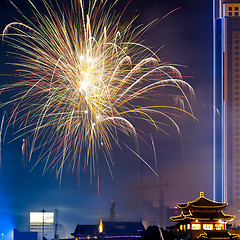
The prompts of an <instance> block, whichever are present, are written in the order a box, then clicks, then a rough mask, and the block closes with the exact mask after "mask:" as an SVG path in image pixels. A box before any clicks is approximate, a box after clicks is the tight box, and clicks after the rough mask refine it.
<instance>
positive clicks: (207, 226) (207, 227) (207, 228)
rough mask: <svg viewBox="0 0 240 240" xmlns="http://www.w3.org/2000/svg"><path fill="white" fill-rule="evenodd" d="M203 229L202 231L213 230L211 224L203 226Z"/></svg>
mask: <svg viewBox="0 0 240 240" xmlns="http://www.w3.org/2000/svg"><path fill="white" fill-rule="evenodd" d="M203 229H204V230H213V225H212V224H203Z"/></svg>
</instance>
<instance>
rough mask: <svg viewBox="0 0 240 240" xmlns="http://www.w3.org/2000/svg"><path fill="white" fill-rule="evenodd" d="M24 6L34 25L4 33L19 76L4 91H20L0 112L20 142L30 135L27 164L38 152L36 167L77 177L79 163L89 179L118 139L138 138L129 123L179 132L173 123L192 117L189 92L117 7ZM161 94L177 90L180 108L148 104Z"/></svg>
mask: <svg viewBox="0 0 240 240" xmlns="http://www.w3.org/2000/svg"><path fill="white" fill-rule="evenodd" d="M28 1H29V3H30V4H32V7H33V9H34V14H35V15H34V20H29V19H28V18H26V17H25V20H26V22H24V23H23V22H20V21H16V22H12V23H10V24H8V25H7V26H6V28H5V29H4V31H3V34H2V38H3V40H4V41H6V42H8V43H9V44H10V45H11V46H12V47H13V48H14V49H15V50H14V54H15V55H16V58H17V59H18V60H17V63H15V65H16V66H17V68H18V75H19V81H18V82H16V83H14V84H11V85H7V86H3V89H6V90H7V91H9V89H14V91H16V90H18V91H17V92H18V93H17V94H15V96H14V98H13V99H12V100H11V101H9V102H6V103H4V104H3V106H5V105H9V104H11V105H12V106H14V107H13V111H12V114H11V117H10V119H9V124H8V126H10V125H11V124H16V123H19V124H20V126H21V134H20V137H21V138H25V136H26V135H31V137H32V142H31V147H30V150H29V158H30V159H31V157H32V154H33V152H34V150H36V149H39V148H40V149H42V150H41V155H40V158H39V160H38V161H40V160H44V161H45V162H46V165H45V166H46V167H45V170H46V169H48V168H54V169H56V170H57V173H58V174H60V175H61V173H62V170H63V168H64V166H65V165H66V166H67V168H68V169H70V168H71V169H72V170H75V169H77V172H79V169H80V162H81V161H82V159H83V161H84V162H85V165H90V169H91V171H92V173H95V170H96V168H97V166H98V164H99V163H98V156H99V152H101V153H102V154H103V155H104V157H105V159H106V161H107V163H108V165H109V168H110V169H111V165H112V164H113V159H112V157H111V151H112V146H113V144H115V145H118V146H119V147H121V139H120V138H119V133H120V132H122V133H124V134H126V135H127V136H134V138H135V139H137V138H138V137H139V133H138V130H137V129H136V127H135V122H134V119H140V120H141V121H145V122H146V123H148V124H150V125H153V126H154V127H155V128H156V130H159V129H160V124H159V123H158V121H157V120H156V119H159V117H160V116H164V117H165V118H166V119H167V120H168V121H170V122H172V123H173V124H174V125H175V127H177V129H178V126H177V124H176V123H175V121H174V119H173V118H172V116H174V115H178V113H180V114H183V113H185V114H188V115H190V116H192V117H193V115H192V110H191V106H190V103H189V100H188V98H190V97H187V96H191V95H192V94H193V91H192V88H191V86H190V85H189V84H188V83H186V82H185V81H183V80H182V77H181V74H180V72H179V71H178V70H177V69H176V68H175V67H173V66H171V65H164V64H163V63H162V62H161V61H160V59H159V58H158V57H157V56H156V54H155V53H154V52H152V51H151V50H150V49H148V48H147V47H145V46H144V45H143V44H141V42H140V41H139V39H140V37H142V34H143V33H144V32H145V30H146V29H147V28H148V27H149V26H146V27H145V28H142V29H140V28H139V27H137V28H134V26H133V22H134V21H133V20H134V19H133V20H132V21H129V22H128V23H121V19H122V18H121V17H122V14H120V15H115V13H113V14H112V12H114V11H112V9H113V8H114V6H115V4H116V2H117V1H116V2H115V3H114V4H113V5H110V4H109V3H108V2H107V1H100V0H91V1H88V4H87V6H84V1H83V0H71V7H69V8H67V7H65V8H64V10H61V8H60V7H59V5H58V4H57V1H56V2H55V4H56V6H57V9H56V8H54V7H53V5H52V4H51V2H50V1H49V2H48V1H47V0H43V3H44V5H45V10H46V12H47V14H42V13H41V12H39V11H38V10H37V8H36V7H35V6H34V4H33V3H32V2H31V1H30V0H28ZM54 9H55V10H54ZM150 25H151V24H150ZM163 87H164V88H166V89H169V88H173V89H175V90H176V91H177V92H178V93H175V94H174V96H173V97H175V98H179V99H181V102H184V103H185V104H184V105H185V108H183V107H181V106H183V104H182V105H181V106H180V107H179V106H176V105H168V106H166V105H164V106H162V105H160V104H159V103H157V104H156V103H155V104H152V103H153V102H152V101H151V100H152V99H154V96H158V95H159V88H163ZM177 112H178V113H177ZM178 130H179V129H178ZM49 146H51V147H49ZM24 151H25V143H24ZM133 152H134V151H133ZM52 156H54V157H52ZM80 160H81V161H80Z"/></svg>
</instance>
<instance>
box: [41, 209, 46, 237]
mask: <svg viewBox="0 0 240 240" xmlns="http://www.w3.org/2000/svg"><path fill="white" fill-rule="evenodd" d="M41 212H42V213H43V221H42V239H43V240H44V213H45V212H46V211H45V209H43V210H42V211H41Z"/></svg>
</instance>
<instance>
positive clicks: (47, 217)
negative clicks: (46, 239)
mask: <svg viewBox="0 0 240 240" xmlns="http://www.w3.org/2000/svg"><path fill="white" fill-rule="evenodd" d="M43 216H44V223H53V222H54V212H44V213H43V212H30V223H43Z"/></svg>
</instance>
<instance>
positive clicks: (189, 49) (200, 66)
mask: <svg viewBox="0 0 240 240" xmlns="http://www.w3.org/2000/svg"><path fill="white" fill-rule="evenodd" d="M13 2H14V3H15V4H16V5H17V6H18V8H19V9H20V10H21V11H22V12H23V13H24V14H27V15H28V17H29V14H31V12H30V11H29V8H28V6H29V4H28V3H27V0H16V1H14V0H13ZM125 3H126V1H125V0H119V6H123V4H125ZM211 4H212V3H211V1H209V0H202V1H192V0H181V1H180V0H145V1H143V0H141V1H139V0H132V1H131V2H130V5H129V8H128V10H127V11H126V16H125V17H126V18H127V17H128V16H130V15H134V14H138V13H139V14H140V16H139V18H138V19H137V23H138V24H142V23H143V24H147V23H149V22H150V21H152V20H153V19H155V18H162V17H163V16H164V15H165V14H167V13H168V12H170V11H171V10H173V9H176V8H178V7H180V9H178V10H177V11H175V12H173V13H172V14H170V15H169V16H168V17H166V18H165V19H163V20H162V21H160V22H159V23H158V24H157V25H155V26H154V27H152V28H151V29H149V31H148V32H146V34H145V37H144V39H145V40H144V44H145V45H147V46H151V47H152V48H153V49H154V50H157V49H159V48H160V47H162V46H163V45H164V47H163V48H162V49H161V50H160V51H159V52H158V56H159V57H160V58H161V59H163V61H168V62H171V63H175V64H180V65H184V66H185V67H180V68H179V69H180V70H181V72H182V74H183V76H184V79H185V80H186V81H187V82H189V83H190V84H191V85H192V86H193V88H194V90H195V94H196V103H194V104H193V110H194V113H195V115H196V117H197V118H198V119H199V121H198V122H196V121H195V120H194V119H192V118H189V117H186V119H184V120H181V121H178V123H179V126H180V128H181V132H182V137H183V149H182V145H181V141H180V138H179V136H178V134H177V132H176V130H175V129H174V128H167V129H166V130H167V131H168V133H169V136H166V135H164V134H163V133H161V132H158V133H156V132H152V134H153V138H154V140H155V145H156V151H157V159H158V166H159V171H158V174H159V176H162V177H163V179H164V181H165V182H167V183H168V188H167V189H166V191H165V204H166V205H169V206H172V207H173V206H175V205H176V203H177V202H185V201H188V200H192V199H195V198H196V197H198V195H199V192H200V191H204V192H205V195H206V196H207V197H209V198H211V197H212V175H211V173H212V133H211V131H212V123H211V103H212V5H211ZM119 8H121V7H119ZM15 17H16V18H19V17H20V16H19V14H18V12H17V11H16V9H14V8H13V6H12V5H11V4H10V3H9V2H8V1H7V0H1V2H0V31H2V30H3V28H4V27H5V26H6V24H7V23H9V22H11V21H13V19H14V18H15ZM5 51H6V46H5V45H4V46H3V45H1V49H0V53H1V55H0V77H1V81H11V78H10V77H6V76H4V74H9V73H11V67H8V66H6V65H5V63H6V62H10V61H11V59H9V58H6V53H5ZM0 115H1V116H2V115H3V112H1V110H0ZM143 128H144V127H143ZM9 135H11V133H9ZM147 141H148V142H150V139H147ZM140 149H141V154H142V156H143V157H144V159H146V160H147V161H148V162H149V163H150V164H151V165H153V164H154V157H153V152H152V150H151V149H149V148H147V147H145V146H142V145H141V148H140ZM183 155H184V157H182V156H183ZM113 158H114V160H115V161H116V165H115V167H114V168H113V173H114V179H112V178H111V176H110V174H109V171H108V168H107V165H106V163H105V162H104V160H100V162H101V163H100V164H101V165H100V195H99V196H98V191H97V187H96V181H93V184H92V185H90V183H89V174H88V172H86V173H85V174H84V173H82V175H81V177H80V185H79V186H78V179H77V177H76V175H75V174H71V173H67V174H64V175H63V180H62V184H61V187H60V188H59V181H58V180H57V179H56V177H55V175H54V173H51V172H50V171H48V172H47V173H46V174H45V175H43V176H42V171H43V164H39V165H38V166H37V167H36V168H35V169H34V170H33V171H31V172H30V167H29V166H24V164H23V163H22V160H21V141H19V142H14V143H8V141H5V142H4V144H3V146H2V167H1V169H0V233H2V232H3V233H4V234H5V235H6V234H7V231H8V230H10V229H9V228H12V227H16V228H17V229H19V230H22V231H25V230H27V227H28V221H29V212H30V211H41V210H42V209H43V208H44V209H45V210H47V211H53V210H54V209H55V208H58V210H59V222H61V223H62V224H63V225H64V227H65V229H66V232H67V234H68V235H69V234H70V232H73V231H74V228H75V226H76V224H94V223H96V222H98V221H99V218H100V217H103V218H104V217H105V218H107V217H109V208H110V201H111V200H114V201H115V202H116V219H119V220H138V218H137V214H136V213H135V203H136V201H137V199H138V198H139V193H138V191H137V190H136V187H137V186H139V184H140V161H139V160H138V159H137V158H136V157H135V156H133V155H132V154H131V153H130V152H129V151H128V150H127V149H123V151H120V150H119V149H115V148H114V151H113ZM143 173H144V177H143V181H144V184H145V185H146V186H147V185H152V184H153V183H155V182H156V177H155V176H154V175H153V173H152V172H151V171H150V170H149V169H148V168H147V167H145V166H144V167H143ZM144 199H147V200H152V201H153V202H154V203H155V205H156V204H157V200H158V193H157V192H154V191H153V190H152V191H150V190H148V191H146V192H145V193H144ZM3 219H4V220H3ZM1 221H2V222H1ZM6 239H7V238H6Z"/></svg>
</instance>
